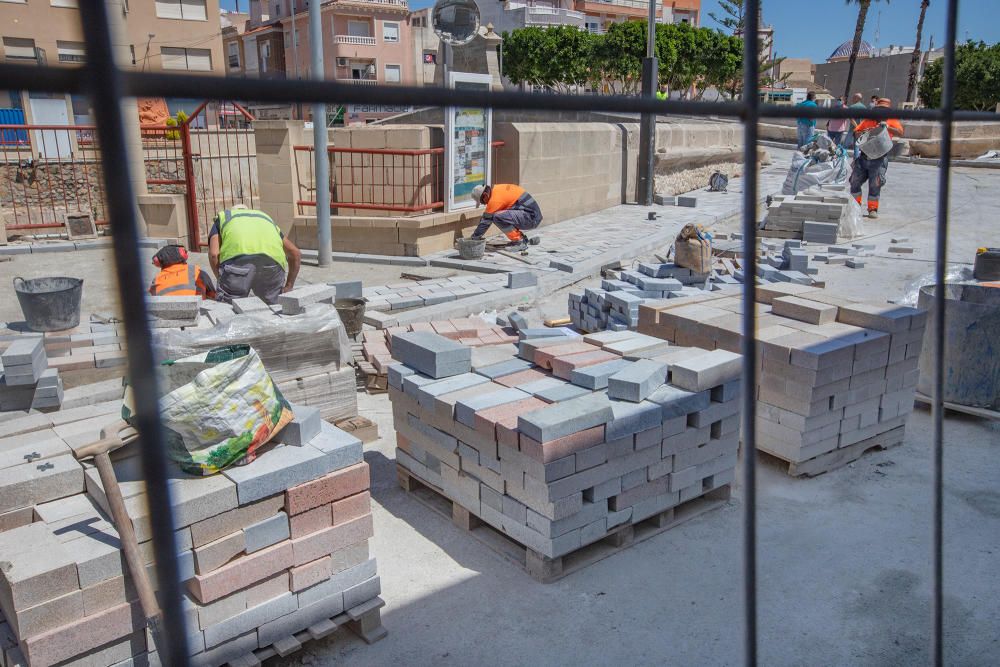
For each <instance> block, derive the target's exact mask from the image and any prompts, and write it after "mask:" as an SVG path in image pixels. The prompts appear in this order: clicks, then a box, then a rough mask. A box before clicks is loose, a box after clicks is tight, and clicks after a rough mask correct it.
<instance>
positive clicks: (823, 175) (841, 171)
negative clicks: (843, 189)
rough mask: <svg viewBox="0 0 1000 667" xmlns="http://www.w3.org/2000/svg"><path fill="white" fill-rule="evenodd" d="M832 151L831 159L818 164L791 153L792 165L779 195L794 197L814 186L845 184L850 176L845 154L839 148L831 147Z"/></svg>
mask: <svg viewBox="0 0 1000 667" xmlns="http://www.w3.org/2000/svg"><path fill="white" fill-rule="evenodd" d="M833 150H834V155H833V158H832V159H830V160H827V161H825V162H818V161H816V160H814V159H812V158H810V157H809V156H808V155H803V154H802V153H800V152H798V151H796V152H795V153H793V154H792V165H791V166H790V167H789V168H788V175H787V176H786V177H785V183H784V185H782V187H781V194H783V195H794V194H797V193H799V192H802V191H803V190H808V189H809V188H811V187H812V186H814V185H820V184H833V185H841V184H844V183H846V182H847V179H848V177H849V176H850V175H851V170H850V169H849V167H848V164H847V154H846V153H845V152H844V149H843V148H841V147H839V146H833Z"/></svg>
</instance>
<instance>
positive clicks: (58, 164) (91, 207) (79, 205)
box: [0, 125, 108, 231]
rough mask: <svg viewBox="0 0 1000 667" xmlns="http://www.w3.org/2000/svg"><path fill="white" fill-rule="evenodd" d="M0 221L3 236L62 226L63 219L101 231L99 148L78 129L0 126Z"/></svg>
mask: <svg viewBox="0 0 1000 667" xmlns="http://www.w3.org/2000/svg"><path fill="white" fill-rule="evenodd" d="M0 135H6V136H16V137H19V138H20V139H21V140H19V141H16V142H4V143H0V216H3V218H4V219H5V220H6V221H7V230H8V231H30V230H40V229H47V228H56V227H58V228H62V227H64V226H65V215H66V214H67V213H87V214H89V215H90V216H91V219H93V221H94V223H95V224H97V225H99V226H103V225H107V224H108V222H107V219H106V213H105V204H104V181H103V179H102V177H101V168H100V154H99V152H98V151H99V147H97V146H96V143H94V142H83V141H81V138H82V137H83V136H88V135H89V136H91V137H92V136H93V127H92V126H84V125H0Z"/></svg>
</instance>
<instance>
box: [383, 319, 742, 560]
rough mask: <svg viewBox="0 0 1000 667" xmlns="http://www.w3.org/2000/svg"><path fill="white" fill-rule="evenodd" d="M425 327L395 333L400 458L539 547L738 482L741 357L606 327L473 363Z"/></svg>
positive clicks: (531, 342)
mask: <svg viewBox="0 0 1000 667" xmlns="http://www.w3.org/2000/svg"><path fill="white" fill-rule="evenodd" d="M432 336H433V334H431V335H429V336H426V337H423V336H422V337H420V338H418V337H416V336H415V334H412V333H411V334H403V335H402V336H397V337H395V338H394V341H393V354H394V356H396V357H397V358H398V359H399V360H400V361H401V362H402V363H400V364H395V365H392V366H390V369H389V387H390V388H389V397H390V400H391V401H392V405H393V415H394V419H395V425H396V432H397V445H398V448H397V450H396V457H397V463H398V464H399V465H400V466H401V467H402V468H404V469H405V470H406V471H407V472H408V473H409V474H411V475H413V476H415V477H416V478H417V479H419V480H421V481H422V482H424V483H425V484H428V485H430V486H432V487H435V488H437V489H439V490H440V491H441V492H442V493H443V494H444V495H445V496H447V497H448V498H450V499H451V500H452V501H453V502H455V503H457V504H459V505H460V506H462V507H464V508H465V509H467V510H468V511H469V512H471V513H472V514H473V515H475V516H477V517H479V518H481V519H482V520H483V521H485V522H486V523H488V524H489V525H491V526H492V527H494V528H496V529H497V530H499V531H501V532H503V533H505V534H506V535H508V536H510V537H511V538H512V539H514V540H516V541H517V542H519V543H521V544H522V545H524V546H526V547H527V548H528V549H529V550H530V551H531V552H534V553H536V554H538V555H540V556H541V557H543V558H557V557H559V556H562V555H564V554H568V553H570V552H572V551H574V550H576V549H579V548H581V547H582V546H585V545H587V544H590V543H593V542H595V541H598V540H601V539H602V538H604V537H606V536H607V535H609V533H611V532H614V531H615V529H616V528H617V527H620V526H623V525H626V524H635V523H638V522H641V521H643V520H645V519H647V518H649V517H651V516H654V515H657V514H659V513H661V512H664V511H666V510H669V509H670V508H673V507H675V506H677V505H679V504H681V503H684V502H686V501H689V500H692V499H694V498H697V497H699V496H702V495H703V494H705V493H708V492H709V491H711V490H713V489H716V488H719V487H721V486H725V485H727V484H729V483H730V482H732V480H733V475H734V469H735V466H736V454H737V447H738V440H739V439H738V430H739V412H740V404H739V401H738V394H739V366H740V357H739V355H736V354H732V353H729V352H725V351H722V350H716V351H713V352H706V351H703V350H689V349H684V348H677V349H675V348H670V347H669V346H668V345H667V344H666V343H665V342H664V341H662V340H658V339H656V338H652V337H650V336H643V335H641V334H636V333H634V332H604V333H601V334H595V335H594V336H591V337H587V338H585V339H584V341H583V342H580V340H579V339H578V338H572V339H570V338H563V339H560V338H542V339H525V340H522V341H521V343H520V349H519V357H518V358H511V359H509V360H506V361H502V362H497V363H491V364H490V365H488V366H485V367H477V368H475V369H473V368H472V367H471V364H470V362H469V361H468V359H469V357H468V355H467V353H466V351H465V350H462V346H461V345H459V344H457V343H454V342H452V341H448V340H447V339H443V338H440V337H439V338H440V339H439V340H437V341H432V340H431V337H432ZM401 337H403V338H404V339H405V340H406V341H407V344H406V345H399V344H398V343H397V342H396V341H397V340H398V339H399V338H401ZM567 341H570V342H567ZM550 369H551V370H550ZM565 378H568V379H565Z"/></svg>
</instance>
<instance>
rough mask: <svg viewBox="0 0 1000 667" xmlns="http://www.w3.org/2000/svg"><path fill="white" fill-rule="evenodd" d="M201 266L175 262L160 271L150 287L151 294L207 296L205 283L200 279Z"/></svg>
mask: <svg viewBox="0 0 1000 667" xmlns="http://www.w3.org/2000/svg"><path fill="white" fill-rule="evenodd" d="M200 276H201V268H199V267H197V266H195V265H194V264H174V265H173V266H168V267H166V268H164V269H162V270H161V271H160V273H159V274H158V275H157V276H156V278H154V279H153V284H152V285H151V286H150V288H149V294H150V295H151V296H201V297H203V296H205V288H204V284H203V283H202V282H201V281H200V280H199V279H198V278H199V277H200Z"/></svg>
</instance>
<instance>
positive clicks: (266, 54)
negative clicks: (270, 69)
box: [260, 42, 271, 72]
mask: <svg viewBox="0 0 1000 667" xmlns="http://www.w3.org/2000/svg"><path fill="white" fill-rule="evenodd" d="M269 60H271V42H264V43H263V44H261V45H260V71H261V72H266V71H267V64H268V61H269Z"/></svg>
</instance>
